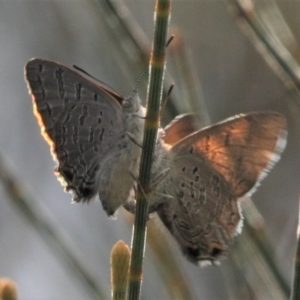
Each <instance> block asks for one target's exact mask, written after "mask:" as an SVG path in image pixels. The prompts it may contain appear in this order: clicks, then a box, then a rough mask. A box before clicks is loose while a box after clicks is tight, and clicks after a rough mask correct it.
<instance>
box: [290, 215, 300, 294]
mask: <svg viewBox="0 0 300 300" xmlns="http://www.w3.org/2000/svg"><path fill="white" fill-rule="evenodd" d="M299 228H300V215H299V220H298V234H297V248H296V253H295V258H294V278H293V286H292V293H291V297H290V299H291V300H299V299H300V235H299Z"/></svg>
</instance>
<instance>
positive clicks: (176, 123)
mask: <svg viewBox="0 0 300 300" xmlns="http://www.w3.org/2000/svg"><path fill="white" fill-rule="evenodd" d="M201 125H202V124H201V122H200V121H199V118H198V117H197V115H195V114H183V115H179V116H177V117H176V118H175V119H174V120H173V121H172V122H171V123H170V124H169V125H167V126H166V127H165V128H164V132H165V134H164V136H163V138H162V139H163V141H164V142H165V143H166V144H169V145H174V144H176V143H177V142H179V141H180V140H182V139H183V138H185V137H186V136H188V135H190V134H192V133H194V132H195V131H197V130H199V129H200V128H201V127H203V126H201Z"/></svg>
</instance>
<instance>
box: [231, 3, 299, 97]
mask: <svg viewBox="0 0 300 300" xmlns="http://www.w3.org/2000/svg"><path fill="white" fill-rule="evenodd" d="M227 1H228V2H229V3H230V5H231V8H233V9H231V12H234V15H235V16H236V17H237V18H238V20H239V21H240V22H239V24H240V25H243V26H242V28H243V29H246V30H244V31H245V32H246V33H248V37H249V38H250V41H252V42H253V43H254V45H255V46H256V47H257V46H262V47H263V48H264V49H265V51H259V53H261V54H262V56H263V58H264V59H265V60H266V61H267V63H268V64H269V65H270V66H271V67H272V69H273V70H274V71H275V72H276V74H277V75H279V77H280V78H281V79H282V80H283V82H284V84H285V86H286V87H287V88H288V89H290V90H291V89H293V90H294V91H295V92H296V94H297V95H298V98H299V97H300V76H299V74H300V67H299V65H298V64H297V62H296V60H295V59H294V58H293V57H292V56H291V55H290V53H289V52H288V50H286V48H285V47H284V46H283V45H282V44H281V43H280V42H279V41H278V40H276V39H275V38H274V37H273V36H272V35H271V34H270V33H269V32H268V31H267V29H266V28H265V26H263V24H262V23H261V22H260V19H259V17H258V16H257V13H256V11H255V6H254V3H253V2H252V1H251V0H247V1H244V2H243V3H244V4H242V2H241V1H240V0H227ZM260 50H261V47H260ZM298 100H299V99H298Z"/></svg>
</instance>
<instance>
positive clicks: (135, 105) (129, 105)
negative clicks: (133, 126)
mask: <svg viewBox="0 0 300 300" xmlns="http://www.w3.org/2000/svg"><path fill="white" fill-rule="evenodd" d="M122 107H123V109H124V111H126V112H130V113H136V112H138V111H139V110H140V107H141V101H140V98H139V96H138V93H137V91H136V90H134V91H133V92H132V95H131V96H130V97H128V98H124V99H123V101H122Z"/></svg>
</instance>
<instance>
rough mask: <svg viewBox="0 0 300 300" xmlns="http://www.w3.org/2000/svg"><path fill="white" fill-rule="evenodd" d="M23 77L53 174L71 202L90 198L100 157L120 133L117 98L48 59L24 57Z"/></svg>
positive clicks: (104, 154)
mask: <svg viewBox="0 0 300 300" xmlns="http://www.w3.org/2000/svg"><path fill="white" fill-rule="evenodd" d="M25 77H26V80H27V82H28V88H29V90H30V93H31V94H32V98H33V105H34V113H35V115H36V117H37V119H38V121H39V124H40V126H41V131H42V134H43V136H44V138H45V139H46V141H47V142H48V143H49V144H50V146H51V152H52V154H53V156H54V158H56V159H57V160H58V168H57V170H56V173H57V175H58V176H61V177H62V178H63V181H64V184H65V185H66V189H67V190H72V191H73V193H74V201H76V202H79V201H81V200H83V201H84V200H89V199H90V198H92V197H93V196H94V195H95V193H96V192H97V190H96V188H97V187H96V186H95V183H96V180H97V178H96V174H97V170H99V169H100V168H101V165H100V163H99V161H100V159H99V158H100V157H101V160H102V161H105V157H106V156H107V154H108V152H109V151H110V148H111V147H112V142H113V141H114V140H116V138H117V137H118V135H120V134H121V130H120V129H121V128H122V121H123V120H122V106H121V101H122V97H121V96H119V95H118V94H116V93H115V92H113V91H110V90H109V89H108V88H106V87H103V86H102V85H101V84H99V83H98V82H97V81H94V80H92V79H91V78H89V77H87V76H85V75H84V74H81V73H80V72H78V71H77V70H75V69H73V68H68V67H65V66H63V65H61V64H58V63H56V62H53V61H48V60H43V59H33V60H31V61H29V62H28V64H27V65H26V67H25ZM112 136H113V137H114V140H112V138H111V137H112Z"/></svg>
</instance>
